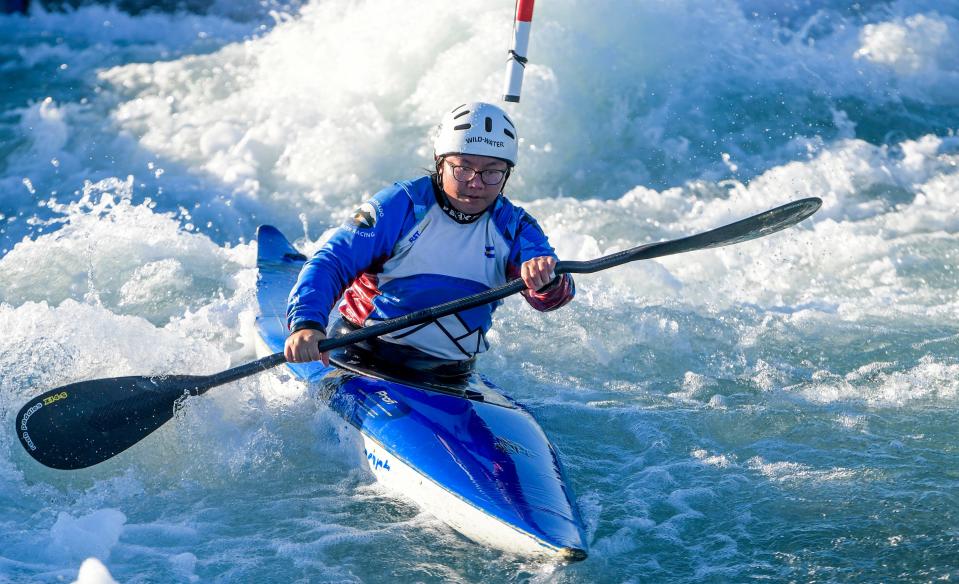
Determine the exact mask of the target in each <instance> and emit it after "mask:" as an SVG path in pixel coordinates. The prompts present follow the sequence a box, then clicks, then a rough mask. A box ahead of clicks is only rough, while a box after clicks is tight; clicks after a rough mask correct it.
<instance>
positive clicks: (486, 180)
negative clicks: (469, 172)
mask: <svg viewBox="0 0 959 584" xmlns="http://www.w3.org/2000/svg"><path fill="white" fill-rule="evenodd" d="M505 175H506V171H505V170H484V171H483V172H481V173H480V178H482V179H483V184H485V185H489V186H493V185H498V184H499V183H501V182H503V177H504V176H505Z"/></svg>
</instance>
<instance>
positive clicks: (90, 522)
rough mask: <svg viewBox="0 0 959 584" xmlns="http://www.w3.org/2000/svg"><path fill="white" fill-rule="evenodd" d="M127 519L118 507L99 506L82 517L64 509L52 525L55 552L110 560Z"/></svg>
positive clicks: (74, 557) (59, 556)
mask: <svg viewBox="0 0 959 584" xmlns="http://www.w3.org/2000/svg"><path fill="white" fill-rule="evenodd" d="M126 521H127V518H126V515H124V514H123V513H121V512H120V511H119V510H117V509H98V510H96V511H93V512H92V513H88V514H87V515H83V516H81V517H73V516H72V515H70V514H68V513H64V512H61V513H60V514H59V515H58V516H57V521H56V523H54V524H53V527H51V528H50V540H51V546H52V547H51V552H52V553H53V554H54V555H55V556H56V557H58V558H64V557H65V558H73V559H76V560H79V559H82V558H89V557H91V556H92V557H95V558H97V559H99V560H101V561H104V560H107V559H109V557H110V551H111V550H112V549H113V548H114V546H116V545H117V542H119V541H120V535H121V534H122V533H123V526H124V524H125V523H126Z"/></svg>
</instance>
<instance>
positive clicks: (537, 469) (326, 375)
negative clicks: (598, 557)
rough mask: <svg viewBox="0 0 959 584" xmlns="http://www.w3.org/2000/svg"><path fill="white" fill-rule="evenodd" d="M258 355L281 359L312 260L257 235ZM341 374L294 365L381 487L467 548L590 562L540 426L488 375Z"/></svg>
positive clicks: (269, 235) (342, 360)
mask: <svg viewBox="0 0 959 584" xmlns="http://www.w3.org/2000/svg"><path fill="white" fill-rule="evenodd" d="M257 244H258V252H257V268H258V270H259V276H258V279H257V301H258V303H259V314H258V316H257V319H256V330H257V333H258V335H259V341H260V346H259V351H260V352H262V353H264V354H270V353H276V352H279V351H282V350H283V344H284V342H285V340H286V337H287V335H288V329H287V326H286V306H287V296H288V295H289V292H290V289H291V288H292V287H293V284H294V283H295V281H296V278H297V275H298V274H299V272H300V268H301V267H302V265H303V262H304V261H306V257H305V256H303V255H302V254H300V253H299V252H298V251H297V250H296V249H295V248H294V247H293V246H292V245H290V242H289V241H288V240H287V239H286V238H285V237H284V236H283V234H282V233H280V232H279V231H278V230H277V229H276V228H274V227H271V226H269V225H263V226H261V227H260V228H259V229H258V230H257ZM334 364H335V365H336V366H335V367H324V366H323V364H322V363H319V362H316V363H298V364H287V366H288V367H289V368H290V370H291V371H292V372H293V374H294V375H295V376H296V377H297V378H299V379H301V380H302V381H304V382H306V383H308V384H311V385H313V386H315V387H318V388H319V391H317V392H316V393H317V394H318V395H322V396H325V397H326V398H327V399H328V403H329V406H330V408H332V409H333V410H334V411H335V412H337V413H338V414H339V415H340V416H342V417H343V419H345V420H346V421H347V422H349V423H350V424H351V425H352V426H353V427H355V428H356V429H357V430H358V431H359V433H360V435H361V437H362V441H363V444H364V448H365V457H366V460H367V462H368V463H369V466H370V470H371V471H372V472H373V475H374V476H375V477H376V479H377V480H379V481H381V482H382V483H383V484H384V485H386V486H387V487H389V488H390V489H392V490H394V491H395V492H398V493H399V494H401V495H402V496H404V497H406V498H408V499H411V500H413V501H414V502H415V503H417V504H418V505H419V506H420V507H421V508H422V509H424V510H425V511H427V512H429V513H431V514H433V515H434V516H436V517H437V518H439V519H440V520H442V521H444V522H446V523H447V524H449V525H450V526H451V527H453V528H454V529H455V530H457V531H458V532H460V533H461V534H463V535H464V536H466V537H467V538H469V539H471V540H473V541H476V542H480V543H482V544H485V545H488V546H490V547H493V548H497V549H501V550H504V551H507V552H511V553H515V554H521V555H531V556H550V557H555V558H557V559H562V560H566V561H575V560H582V559H584V558H586V551H587V546H586V537H585V534H584V530H583V523H582V519H581V517H580V515H579V511H578V509H577V507H576V503H575V500H574V497H573V493H572V490H571V489H570V487H569V485H568V484H567V482H566V477H565V476H564V474H563V469H562V465H561V464H560V461H559V458H558V457H557V455H556V451H555V450H554V449H553V446H552V445H551V444H550V442H549V439H548V438H547V437H546V435H545V434H544V433H543V430H542V429H541V428H540V427H539V424H537V423H536V420H535V419H533V417H532V416H531V415H530V414H529V412H527V411H526V410H525V409H524V408H523V407H522V406H520V405H519V404H517V403H516V402H515V401H514V400H513V399H512V398H510V397H509V396H506V395H504V394H503V393H502V392H501V391H500V390H499V388H497V387H496V386H495V385H493V384H492V383H491V382H490V381H489V380H488V379H486V378H485V377H484V376H482V375H478V374H473V375H471V376H470V377H469V379H468V380H466V381H465V382H464V383H461V384H456V385H450V386H443V385H441V384H437V383H435V382H431V381H430V380H429V379H425V378H424V379H423V380H416V379H408V378H405V379H402V380H401V379H398V378H397V377H395V376H393V375H391V374H390V372H389V371H382V370H377V369H375V368H374V366H370V365H368V364H363V363H357V362H355V361H351V360H350V359H348V358H346V357H344V356H343V354H337V353H334Z"/></svg>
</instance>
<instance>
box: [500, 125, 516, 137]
mask: <svg viewBox="0 0 959 584" xmlns="http://www.w3.org/2000/svg"><path fill="white" fill-rule="evenodd" d="M503 133H504V134H506V135H507V136H509V137H510V138H512V139H513V140H515V139H516V136H514V135H513V133H512V132H510V131H509V130H507V129H506V128H503Z"/></svg>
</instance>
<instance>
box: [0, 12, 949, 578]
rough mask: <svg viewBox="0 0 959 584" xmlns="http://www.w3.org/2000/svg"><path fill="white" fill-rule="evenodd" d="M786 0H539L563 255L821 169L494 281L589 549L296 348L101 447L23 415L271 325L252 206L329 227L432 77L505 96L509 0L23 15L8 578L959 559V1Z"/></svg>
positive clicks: (551, 195) (11, 177) (519, 196)
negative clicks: (484, 485) (479, 541)
mask: <svg viewBox="0 0 959 584" xmlns="http://www.w3.org/2000/svg"><path fill="white" fill-rule="evenodd" d="M776 4H777V5H776V6H775V8H773V7H771V6H770V4H769V3H766V2H757V1H754V0H740V1H739V2H734V1H718V2H717V1H714V2H694V1H679V2H676V1H670V2H666V1H661V2H641V3H637V2H619V1H613V0H610V1H608V2H603V3H601V4H597V3H595V2H585V1H582V0H565V1H564V0H555V1H550V2H541V3H540V4H539V5H537V12H536V17H535V21H534V25H533V37H532V43H531V49H530V59H531V64H530V66H529V68H528V69H527V73H526V83H525V86H524V93H523V101H522V103H521V104H519V105H518V106H510V108H511V109H510V112H511V114H512V117H514V118H515V121H516V122H517V125H518V127H519V129H520V132H521V134H522V136H523V137H524V142H523V144H522V148H521V152H520V166H519V167H518V172H517V173H516V175H515V176H514V178H513V179H511V184H510V188H511V196H512V197H513V198H514V199H515V200H517V201H519V202H520V203H521V204H523V205H524V206H525V207H526V208H527V209H529V210H530V211H531V212H532V213H533V214H534V215H535V216H536V217H537V218H538V219H539V220H540V222H541V224H542V225H543V226H544V228H545V229H546V230H547V232H548V233H549V234H550V237H551V240H552V242H553V243H554V245H555V247H556V248H557V250H558V252H559V254H560V256H561V257H563V258H565V259H591V258H593V257H597V256H599V255H602V254H605V253H610V252H612V251H616V250H619V249H623V248H625V247H631V246H633V245H637V244H640V243H645V242H648V241H656V240H661V239H668V238H674V237H680V236H683V235H688V234H692V233H696V232H699V231H703V230H706V229H709V228H712V227H715V226H718V225H721V224H724V223H726V222H728V221H731V220H734V219H738V218H741V217H744V216H747V215H750V214H753V213H755V212H758V211H761V210H764V209H767V208H770V207H773V206H776V205H779V204H782V203H784V202H786V201H788V200H791V199H795V198H799V197H805V196H818V197H821V198H822V199H823V200H824V205H823V209H822V210H821V211H820V212H819V213H818V214H817V215H816V216H815V217H813V218H812V219H811V220H809V221H807V222H805V223H804V224H802V225H801V226H799V227H797V228H795V229H792V230H789V231H787V232H784V233H781V234H778V235H774V236H771V237H768V238H765V239H761V240H757V241H754V242H750V243H746V244H742V245H738V246H735V247H731V248H726V249H722V250H710V251H701V252H696V253H690V254H683V255H680V256H674V257H669V258H663V259H660V260H655V261H647V262H642V263H639V264H634V265H629V266H624V267H621V268H617V269H615V270H610V271H607V272H603V273H600V274H595V275H591V276H581V277H579V278H578V280H577V282H578V289H579V292H578V296H577V299H576V301H575V302H574V303H573V304H571V305H570V306H569V307H567V308H564V309H562V310H561V311H558V312H555V313H549V314H539V313H535V312H533V311H531V310H529V309H528V307H526V306H525V304H523V303H522V302H521V301H518V300H511V301H508V302H507V303H506V304H505V305H504V306H503V307H502V308H501V309H500V311H499V312H498V313H497V326H496V329H495V330H494V333H493V334H492V335H491V340H492V342H493V344H494V347H493V350H492V351H491V352H490V353H489V354H487V355H486V356H484V357H483V358H482V361H481V367H482V369H483V371H484V372H485V373H487V374H488V375H489V376H490V377H491V378H493V379H494V380H496V382H497V383H498V384H499V385H501V386H503V387H506V388H509V391H510V392H511V394H512V395H513V396H514V397H515V398H517V399H518V400H520V401H521V402H523V403H525V404H526V405H527V406H528V407H529V408H530V410H531V411H532V412H533V414H534V415H535V416H536V417H537V419H538V420H539V421H540V423H541V424H542V426H543V428H544V430H545V431H546V433H547V434H548V435H549V436H550V437H551V439H552V440H553V442H554V444H555V445H556V447H557V449H558V450H559V451H560V452H561V454H562V458H563V460H564V462H565V464H566V466H567V472H568V475H569V478H570V482H571V483H572V486H573V488H574V490H575V491H576V493H577V496H578V500H579V504H580V507H581V509H582V511H583V514H584V516H585V518H586V520H587V524H588V525H587V528H588V532H589V540H590V546H591V555H590V557H589V559H588V560H586V561H585V562H582V563H579V564H575V565H569V566H564V565H558V564H549V563H540V562H534V561H529V560H524V559H522V558H517V557H513V556H510V555H508V554H503V553H500V552H496V551H492V550H488V549H484V548H482V547H480V546H477V545H475V544H472V543H470V542H469V541H466V540H464V539H463V538H462V537H461V536H459V535H457V534H456V533H455V532H453V531H452V530H451V529H450V528H448V527H447V526H445V525H444V524H443V523H441V522H439V521H438V520H436V519H435V518H434V517H432V516H431V515H429V514H428V513H426V512H423V511H421V510H419V509H417V508H416V507H415V506H414V505H413V504H411V503H410V502H408V501H405V500H403V499H400V498H397V497H396V496H395V495H393V494H391V493H389V492H387V491H385V490H384V489H383V488H382V487H381V486H379V485H377V484H376V483H374V482H373V481H372V477H371V475H370V473H369V472H368V471H367V470H366V469H365V468H364V461H363V460H362V458H361V451H362V450H361V448H360V447H359V445H358V444H357V441H356V438H355V436H354V435H353V434H352V431H351V430H350V429H349V428H346V427H345V426H344V424H343V423H342V422H341V421H340V420H338V419H337V418H336V417H335V416H334V415H333V414H331V413H330V412H329V411H327V410H326V408H325V407H324V406H323V405H322V404H320V403H317V402H315V401H313V400H311V399H310V398H309V393H308V392H307V390H306V388H304V387H303V386H301V385H299V384H297V383H296V382H294V381H292V380H290V379H289V378H288V377H284V376H280V377H278V376H276V375H270V374H267V375H261V376H259V377H256V378H251V379H247V380H244V381H241V382H238V383H236V384H233V385H230V386H226V387H222V388H219V389H217V390H215V391H213V392H210V393H209V394H207V395H206V396H204V397H203V398H202V399H195V400H190V401H189V404H188V407H187V408H186V409H185V411H184V412H182V414H181V415H180V416H179V417H178V418H177V419H176V420H175V421H173V422H171V423H170V424H168V425H167V426H165V427H164V428H163V429H161V430H160V431H158V432H157V433H156V434H154V435H152V436H151V437H150V438H148V439H147V440H144V441H143V442H142V443H140V444H138V445H137V446H136V447H134V448H133V449H131V450H129V451H128V452H126V453H124V454H122V455H120V456H118V457H116V458H115V459H113V460H110V461H108V462H106V463H104V464H102V465H99V466H96V467H94V468H91V469H87V470H83V471H76V472H59V471H52V470H49V469H45V468H42V467H40V466H39V465H38V464H36V463H35V462H34V461H33V460H32V459H30V458H29V457H28V456H27V455H26V454H25V453H24V452H23V451H22V449H21V447H20V445H19V443H18V442H17V440H16V438H15V435H14V433H13V431H12V428H13V419H14V416H15V415H16V412H17V410H18V409H19V408H20V406H21V405H22V404H23V403H24V402H25V401H26V400H27V399H28V398H29V397H31V396H34V395H36V394H38V393H40V392H42V391H45V390H46V389H49V388H52V387H56V386H58V385H62V384H66V383H70V382H73V381H77V380H81V379H89V378H95V377H112V376H119V375H132V374H136V375H141V374H152V373H157V374H162V373H194V374H206V373H213V372H216V371H220V370H222V369H224V368H226V367H228V366H230V365H231V364H239V363H243V362H246V361H248V360H250V359H251V358H253V356H254V349H253V341H254V335H253V326H252V322H253V318H254V314H255V306H254V299H253V289H254V284H255V270H254V259H255V247H254V244H252V243H250V239H251V238H252V237H253V234H254V231H255V228H256V226H257V225H258V224H260V223H272V224H275V225H277V226H279V227H280V228H281V229H283V230H284V231H286V232H287V233H288V234H289V235H290V236H291V237H292V238H294V239H297V245H298V246H299V247H300V248H301V249H302V250H303V251H304V252H307V253H309V252H311V251H313V250H315V249H316V248H317V247H318V245H320V243H321V241H322V239H323V237H324V235H325V234H326V233H327V232H328V230H329V229H330V228H331V227H333V226H335V225H337V224H338V223H339V222H340V220H342V219H343V218H344V217H345V216H346V215H347V214H348V213H349V212H350V210H352V209H353V208H354V207H355V205H356V204H357V203H359V202H360V201H362V200H363V199H364V198H365V197H367V196H368V195H369V194H371V193H373V192H375V191H377V190H378V189H379V188H381V187H382V186H384V185H386V184H389V183H390V182H392V181H394V180H398V179H404V178H410V177H413V176H417V175H418V173H420V172H421V170H422V169H423V168H424V167H427V166H428V165H429V162H430V154H431V150H430V145H429V144H430V141H429V133H430V131H431V129H432V128H433V125H434V124H435V123H436V120H437V119H438V117H439V115H440V112H442V111H444V108H447V107H450V106H452V105H456V104H458V103H462V102H463V101H467V100H470V99H477V98H479V99H488V100H496V99H498V96H499V93H500V91H501V85H502V74H503V61H504V53H505V50H506V44H507V42H508V38H509V28H510V22H511V12H512V8H513V2H509V1H505V0H504V1H502V2H500V1H498V0H497V2H490V1H489V0H484V1H483V2H480V1H479V0H475V1H473V2H465V3H463V2H459V3H455V4H454V3H449V2H443V1H440V0H435V1H434V0H430V1H426V2H423V1H421V2H400V3H396V2H392V3H386V2H366V3H356V2H347V1H346V0H325V1H313V2H303V3H295V4H284V3H276V2H273V3H265V4H261V3H258V2H252V1H251V2H229V3H228V2H218V1H214V2H211V3H209V4H208V5H205V6H204V7H203V10H198V11H197V12H193V13H188V12H178V13H158V12H141V13H139V14H137V15H135V16H131V15H129V14H127V13H124V12H121V11H119V10H117V9H113V8H107V7H104V6H96V5H92V6H85V7H82V8H79V9H76V10H72V11H69V12H66V13H57V12H46V11H44V10H43V9H42V8H40V7H38V6H34V8H33V12H31V14H30V15H29V16H26V17H25V16H0V330H2V331H3V335H2V337H0V424H2V427H4V428H6V429H7V430H6V431H4V432H2V433H0V581H11V582H59V581H68V582H69V581H73V580H75V579H77V578H78V573H79V569H80V566H81V565H84V571H83V574H82V576H79V581H80V582H83V583H85V584H89V583H91V582H109V578H110V577H111V576H108V575H107V573H109V574H110V575H112V578H113V579H115V580H116V581H119V582H267V581H276V582H297V581H299V582H307V581H357V582H386V581H391V582H392V581H397V580H399V581H422V582H446V581H471V582H472V581H504V582H512V581H539V582H600V581H601V582H650V581H655V582H729V581H745V580H753V579H765V580H771V581H795V582H806V581H818V582H832V581H858V582H878V581H883V582H892V581H934V580H947V579H955V578H959V560H957V558H959V528H957V527H956V526H957V525H959V470H957V469H959V447H957V437H956V428H957V427H959V413H957V410H959V408H957V406H959V358H957V355H959V268H957V258H959V213H957V209H959V205H957V198H956V197H957V193H959V137H957V136H956V132H957V130H959V97H957V96H959V2H955V1H942V0H938V1H935V2H933V1H931V0H928V1H924V0H917V1H911V2H904V1H903V2H879V1H877V2H859V3H855V4H854V3H841V2H836V1H834V0H833V1H825V0H823V1H814V0H803V1H799V0H797V1H795V2H791V3H776ZM85 561H86V564H84V562H85ZM98 570H99V571H100V572H99V576H98V575H97V571H98Z"/></svg>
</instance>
